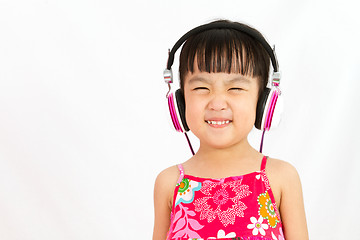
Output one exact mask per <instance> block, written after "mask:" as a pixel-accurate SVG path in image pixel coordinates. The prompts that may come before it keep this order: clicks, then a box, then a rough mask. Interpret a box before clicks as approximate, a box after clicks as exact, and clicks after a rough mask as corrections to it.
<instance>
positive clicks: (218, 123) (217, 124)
mask: <svg viewBox="0 0 360 240" xmlns="http://www.w3.org/2000/svg"><path fill="white" fill-rule="evenodd" d="M205 122H206V123H207V124H209V125H210V126H212V127H224V126H227V125H228V124H229V123H231V122H232V121H230V120H224V121H212V120H205Z"/></svg>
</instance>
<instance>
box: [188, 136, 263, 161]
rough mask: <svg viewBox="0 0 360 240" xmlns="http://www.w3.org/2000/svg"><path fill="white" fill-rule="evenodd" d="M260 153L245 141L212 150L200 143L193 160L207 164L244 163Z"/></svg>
mask: <svg viewBox="0 0 360 240" xmlns="http://www.w3.org/2000/svg"><path fill="white" fill-rule="evenodd" d="M260 155H261V153H259V152H258V151H256V150H255V149H254V148H253V147H252V146H251V145H250V144H249V142H248V141H247V140H246V141H244V142H242V143H241V144H237V145H234V146H230V147H227V148H213V147H211V146H206V145H203V144H201V143H200V148H199V150H198V152H197V153H196V155H195V156H194V158H195V159H196V160H197V161H204V160H205V161H206V162H207V163H208V164H213V165H217V164H224V162H227V163H229V164H231V162H234V161H235V162H237V163H239V161H242V160H243V161H246V160H247V159H253V158H254V157H258V156H260Z"/></svg>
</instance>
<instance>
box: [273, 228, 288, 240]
mask: <svg viewBox="0 0 360 240" xmlns="http://www.w3.org/2000/svg"><path fill="white" fill-rule="evenodd" d="M279 232H280V235H279V237H278V238H276V236H275V234H274V233H273V232H272V233H271V236H272V238H273V240H285V237H284V232H283V230H282V228H279Z"/></svg>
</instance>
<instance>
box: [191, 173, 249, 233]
mask: <svg viewBox="0 0 360 240" xmlns="http://www.w3.org/2000/svg"><path fill="white" fill-rule="evenodd" d="M241 182H242V179H239V180H236V181H228V182H224V179H222V180H220V181H218V182H214V181H210V180H209V181H204V182H203V184H202V187H201V189H200V191H201V192H202V193H203V194H205V195H206V196H205V197H202V198H198V199H196V200H195V202H194V206H195V211H197V212H200V220H203V219H207V221H208V222H209V223H210V222H212V221H214V220H215V219H216V218H218V219H219V220H220V222H221V223H222V224H223V225H224V226H225V227H226V226H227V225H228V224H234V223H235V218H236V217H243V216H244V210H245V209H246V208H247V207H246V205H245V204H244V203H243V202H241V201H240V200H241V199H242V198H244V197H247V196H249V195H250V194H251V191H250V190H249V186H248V185H244V184H241Z"/></svg>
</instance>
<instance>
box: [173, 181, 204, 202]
mask: <svg viewBox="0 0 360 240" xmlns="http://www.w3.org/2000/svg"><path fill="white" fill-rule="evenodd" d="M200 188H201V183H200V182H196V181H193V180H189V179H187V178H183V180H182V181H181V182H180V184H179V189H178V193H177V195H176V200H175V206H177V205H178V204H179V203H181V202H182V203H191V202H192V201H193V200H194V196H195V192H196V191H198V190H200Z"/></svg>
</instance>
